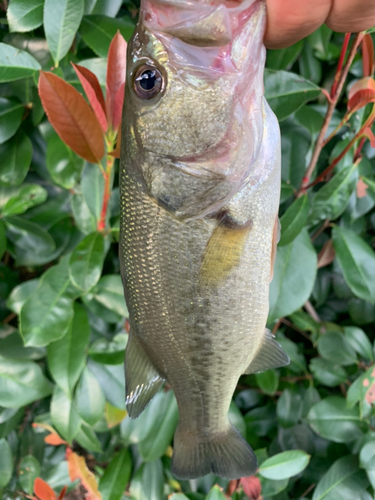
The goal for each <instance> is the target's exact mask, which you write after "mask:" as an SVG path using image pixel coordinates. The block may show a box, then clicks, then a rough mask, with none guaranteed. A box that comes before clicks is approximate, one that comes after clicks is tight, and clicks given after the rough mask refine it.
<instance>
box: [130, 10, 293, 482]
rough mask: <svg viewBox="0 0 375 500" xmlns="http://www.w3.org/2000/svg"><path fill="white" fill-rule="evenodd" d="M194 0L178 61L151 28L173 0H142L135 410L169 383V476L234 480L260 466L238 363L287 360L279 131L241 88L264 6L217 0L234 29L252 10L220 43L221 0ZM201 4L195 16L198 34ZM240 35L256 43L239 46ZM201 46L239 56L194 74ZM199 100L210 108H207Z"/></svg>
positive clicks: (133, 117)
mask: <svg viewBox="0 0 375 500" xmlns="http://www.w3.org/2000/svg"><path fill="white" fill-rule="evenodd" d="M167 3H168V9H173V8H176V9H177V11H176V12H174V11H173V12H172V11H169V13H168V19H169V20H170V19H178V16H179V10H178V9H180V10H182V11H183V9H184V5H185V4H186V2H184V1H182V0H180V1H179V2H172V4H171V3H170V2H167ZM188 3H189V15H188V19H189V22H188V24H187V25H186V26H185V27H184V28H183V30H182V31H181V32H183V41H181V44H182V45H181V47H182V48H181V51H182V52H181V54H183V58H181V60H182V59H183V61H184V62H183V63H181V64H182V66H181V67H178V66H176V64H177V63H176V60H178V57H177V56H178V53H176V50H177V49H176V47H178V43H177V42H178V40H177V42H176V38H175V37H172V36H171V35H170V34H168V33H169V32H171V30H172V28H171V26H168V30H169V32H168V30H167V31H166V32H165V33H161V31H162V26H160V25H158V26H157V30H156V29H154V25H153V24H152V23H153V19H154V18H153V17H152V16H155V15H156V14H155V13H157V12H160V9H161V10H162V9H163V8H165V2H158V1H157V0H147V1H146V0H144V1H143V2H142V10H141V15H140V21H139V24H138V26H137V29H136V33H135V35H134V38H133V41H132V42H131V43H130V44H129V48H128V63H127V65H128V66H127V68H128V69H127V72H128V73H127V87H126V92H125V106H124V115H123V131H122V134H123V136H122V155H121V170H120V191H121V192H120V197H121V225H120V262H121V275H122V279H123V284H124V290H125V297H126V301H127V305H128V309H129V314H130V336H129V342H128V346H127V348H126V359H125V373H126V377H125V378H126V394H127V409H128V413H129V416H130V417H131V418H136V417H137V416H138V415H139V414H140V413H141V412H142V411H143V409H144V408H145V406H146V405H147V404H148V402H149V401H150V400H151V399H152V397H153V396H154V394H155V393H156V392H157V391H158V389H159V388H160V387H161V385H162V384H163V382H164V380H166V381H168V383H169V384H170V385H171V386H172V388H173V390H174V393H175V395H176V400H177V404H178V409H179V414H180V421H179V425H178V428H177V430H176V434H175V439H174V451H173V457H172V471H173V473H174V474H175V476H176V477H178V478H182V479H189V478H196V477H200V476H202V475H205V474H208V473H210V472H214V473H215V474H217V475H220V476H222V477H228V478H231V479H233V478H239V477H241V476H248V475H251V474H253V473H254V472H255V470H256V468H257V464H256V459H255V455H254V453H253V451H252V449H251V447H250V446H249V445H248V444H247V443H246V442H245V440H244V439H243V438H242V437H241V436H240V434H239V433H238V431H237V430H236V429H235V428H234V427H233V426H232V425H231V424H230V422H229V419H228V411H229V406H230V402H231V398H232V395H233V392H234V390H235V388H236V384H237V381H238V379H239V377H240V376H241V375H242V374H243V373H255V372H259V371H264V370H266V369H269V368H275V367H279V366H283V365H285V364H287V363H288V361H289V360H288V357H287V356H286V354H285V353H284V352H283V351H282V349H281V347H280V346H279V344H277V342H275V340H274V338H273V336H272V335H271V334H270V332H268V331H267V330H265V324H266V320H267V314H268V293H269V281H270V276H271V273H272V271H271V268H272V259H273V256H274V250H275V245H276V241H275V228H277V211H278V204H279V192H280V136H279V128H278V124H277V120H276V118H275V117H274V115H273V113H272V111H271V110H270V108H269V106H268V105H267V103H266V101H265V100H264V97H263V95H262V92H261V91H260V90H259V89H257V91H254V89H253V88H252V85H249V86H248V87H245V86H243V88H242V87H239V81H241V78H243V74H244V72H245V71H246V70H247V69H248V68H249V67H250V66H251V68H252V69H251V72H252V73H254V70H253V67H254V64H255V63H256V64H257V65H258V71H257V72H255V74H254V78H255V79H256V80H257V81H258V82H260V81H261V80H260V79H259V72H262V71H263V67H264V48H263V46H262V35H263V30H264V21H265V8H264V3H263V2H260V1H254V0H245V1H244V2H243V3H242V4H237V3H233V2H230V6H231V7H227V4H226V2H222V3H221V14H220V15H222V14H223V12H224V14H225V16H226V18H227V19H228V22H231V23H232V24H233V26H237V25H236V22H237V21H236V19H237V18H238V19H241V20H243V19H245V20H246V22H245V21H243V26H242V24H240V26H241V30H242V31H241V30H239V29H237V28H236V29H235V30H233V32H235V33H236V35H235V37H236V38H235V39H233V40H232V41H231V42H230V43H229V44H228V40H227V38H225V37H223V36H222V34H220V37H221V38H220V39H218V40H217V41H216V42H215V43H214V41H213V33H215V28H214V27H212V26H206V23H211V22H216V21H215V19H217V18H216V14H215V9H216V8H218V6H219V4H220V2H216V3H215V5H212V6H209V5H208V4H205V6H204V12H203V11H202V12H201V10H202V9H201V8H202V4H199V2H195V0H190V1H189V2H188ZM192 5H194V8H195V10H194V11H192V9H191V6H192ZM228 5H229V4H228ZM158 9H159V10H158ZM223 9H226V10H225V11H223ZM192 12H195V13H196V16H197V23H198V24H196V26H195V29H193V31H194V33H193V34H192V36H191V38H189V36H190V35H189V33H190V32H189V30H190V29H191V27H190V24H192V26H193V28H194V22H193V21H194V17H193V18H192ZM150 13H151V14H150ZM207 13H208V14H209V15H207ZM172 14H173V15H172ZM202 16H203V17H202ZM159 18H160V19H162V18H163V16H159ZM182 18H184V16H182ZM192 19H193V21H192ZM189 23H190V24H189ZM241 23H242V21H241ZM237 24H238V23H237ZM228 26H229V25H228ZM179 27H181V23H180V25H179ZM172 31H173V33H177V32H176V30H172ZM201 31H202V33H201ZM228 32H229V31H228ZM207 33H209V36H208V35H207ZM244 33H251V39H249V40H247V39H246V37H244ZM176 36H177V35H176ZM197 39H199V40H200V41H199V42H197ZM245 39H246V43H247V44H248V51H249V50H250V48H251V51H250V52H247V51H246V50H244V47H240V46H239V44H240V43H242V40H245ZM207 40H208V42H206V41H207ZM196 43H199V50H200V51H201V52H200V54H203V53H204V50H206V49H205V47H204V44H205V43H209V44H210V46H209V47H208V48H207V51H209V57H208V59H207V60H209V61H211V60H214V59H215V54H214V51H217V53H218V54H219V55H220V54H222V53H223V50H224V49H223V48H222V47H221V46H220V43H226V44H228V46H227V47H226V48H225V50H224V52H225V53H228V54H231V58H232V63H233V64H231V65H230V64H227V65H224V66H223V68H224V70H223V71H224V73H223V74H222V75H221V76H220V78H218V74H217V71H218V70H217V68H216V67H215V69H214V70H213V71H212V70H211V67H210V66H208V67H207V68H205V69H204V68H203V66H202V65H201V66H200V67H199V71H198V70H197V71H195V70H194V68H193V66H194V64H195V61H196V58H195V56H192V60H191V65H190V66H189V65H187V66H186V58H187V57H188V54H189V51H190V52H191V53H192V51H193V48H194V44H196ZM243 43H245V42H243ZM176 44H177V45H176ZM189 44H190V45H189ZM231 47H232V49H231ZM172 49H173V53H172ZM178 50H179V49H178ZM231 50H232V52H231ZM168 51H169V52H168ZM168 55H170V56H171V57H170V58H169V59H168ZM172 55H173V57H172ZM218 57H219V56H218ZM202 64H203V63H202ZM142 68H145V69H144V71H145V72H148V73H147V75H148V76H147V78H149V75H150V74H152V72H154V73H153V74H154V75H160V76H159V77H158V78H159V79H160V80H159V81H162V82H163V85H164V87H163V85H160V87H159V91H156V92H155V95H151V97H150V95H148V94H147V92H146V93H145V91H144V89H143V88H142V87H141V86H139V85H140V84H138V80H136V81H135V80H134V79H133V75H134V74H139V73H141V74H142ZM150 68H151V69H150ZM202 68H203V69H202ZM228 68H229V69H228ZM202 71H203V72H204V74H203V75H202ZM227 71H229V73H228V74H227V73H226V72H227ZM189 72H192V75H193V76H194V78H195V82H194V83H195V85H194V86H192V85H191V81H192V80H191V76H192V75H190V74H189ZM250 74H251V73H250ZM199 81H201V87H200V86H199V85H198V83H199ZM244 81H245V80H244ZM155 82H156V80H155ZM155 85H156V83H155ZM149 86H150V87H151V90H152V85H149V82H148V83H147V88H148V87H149ZM207 87H208V90H207ZM181 89H185V92H186V96H188V99H186V100H184V93H183V92H182V91H181ZM239 89H240V90H241V91H239ZM156 90H158V89H156ZM207 96H208V97H207ZM217 103H219V105H217ZM203 110H207V113H208V116H209V117H210V118H209V119H207V116H205V117H204V118H202V117H203V115H202V112H203ZM222 110H225V113H223V112H222ZM173 130H176V131H177V130H178V133H176V134H174V135H173V133H172V131H173ZM172 151H173V155H174V156H173V155H172V156H171V152H172ZM207 152H208V153H207Z"/></svg>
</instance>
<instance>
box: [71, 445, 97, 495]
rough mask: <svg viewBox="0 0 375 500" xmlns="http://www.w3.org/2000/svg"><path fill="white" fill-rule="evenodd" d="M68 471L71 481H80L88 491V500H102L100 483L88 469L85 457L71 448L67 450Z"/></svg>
mask: <svg viewBox="0 0 375 500" xmlns="http://www.w3.org/2000/svg"><path fill="white" fill-rule="evenodd" d="M66 459H67V460H68V470H69V476H70V479H71V481H76V480H77V479H80V481H81V483H82V486H83V487H84V488H85V490H86V491H87V495H86V500H101V499H102V495H101V493H100V492H99V490H98V483H97V481H96V478H95V476H94V474H93V473H92V472H91V471H90V470H89V469H88V468H87V465H86V461H85V459H84V457H80V456H79V455H77V453H74V452H73V451H72V450H71V449H70V448H67V450H66Z"/></svg>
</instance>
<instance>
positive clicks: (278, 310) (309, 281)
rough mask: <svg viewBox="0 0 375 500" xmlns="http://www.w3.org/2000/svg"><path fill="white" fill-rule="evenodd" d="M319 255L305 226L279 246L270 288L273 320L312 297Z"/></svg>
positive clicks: (289, 312) (271, 316)
mask: <svg viewBox="0 0 375 500" xmlns="http://www.w3.org/2000/svg"><path fill="white" fill-rule="evenodd" d="M316 266H317V256H316V253H315V250H314V248H313V246H312V244H311V241H310V238H309V236H308V234H307V232H306V230H305V229H304V230H303V231H301V233H300V234H299V235H298V236H297V237H296V238H295V239H294V240H293V241H292V243H290V244H289V245H286V246H284V247H281V248H279V250H278V252H277V256H276V263H275V267H274V277H273V280H272V283H271V287H270V313H269V321H273V320H275V319H277V318H281V317H283V316H287V315H288V314H291V313H292V312H294V311H296V310H297V309H299V308H300V307H301V306H302V305H303V304H304V303H305V302H306V300H307V299H308V298H309V296H310V294H311V291H312V288H313V286H314V282H315V276H316Z"/></svg>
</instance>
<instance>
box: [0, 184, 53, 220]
mask: <svg viewBox="0 0 375 500" xmlns="http://www.w3.org/2000/svg"><path fill="white" fill-rule="evenodd" d="M46 199H47V191H46V190H45V189H44V188H42V186H39V184H23V185H22V186H21V187H20V188H19V189H18V190H17V192H16V193H15V195H14V196H12V197H11V198H9V200H8V201H7V202H6V203H5V205H4V207H3V210H2V215H3V217H9V216H12V215H19V214H23V213H24V212H26V210H28V209H29V208H31V207H35V206H36V205H41V204H42V203H44V202H45V201H46Z"/></svg>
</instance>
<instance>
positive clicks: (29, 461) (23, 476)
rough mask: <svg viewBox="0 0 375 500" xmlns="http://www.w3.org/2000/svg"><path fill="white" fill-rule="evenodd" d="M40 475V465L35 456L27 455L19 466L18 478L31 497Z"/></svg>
mask: <svg viewBox="0 0 375 500" xmlns="http://www.w3.org/2000/svg"><path fill="white" fill-rule="evenodd" d="M39 475H40V463H39V462H38V460H37V459H36V458H35V457H34V456H33V455H26V456H25V457H23V458H22V460H21V462H20V465H19V473H18V478H19V482H20V484H21V486H22V489H23V490H24V491H26V493H28V494H29V495H32V494H33V491H34V481H35V479H36V478H37V477H38V476H39Z"/></svg>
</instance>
